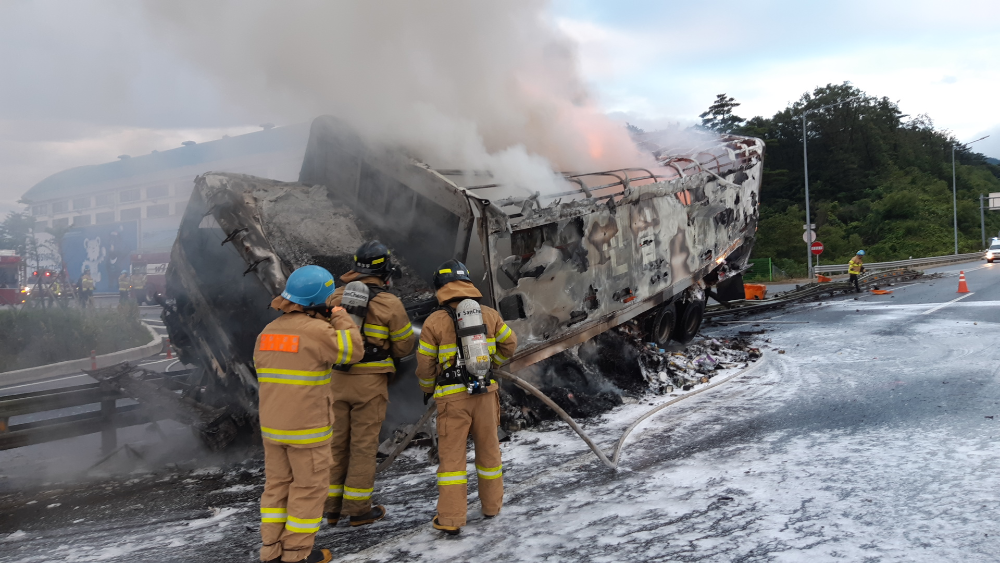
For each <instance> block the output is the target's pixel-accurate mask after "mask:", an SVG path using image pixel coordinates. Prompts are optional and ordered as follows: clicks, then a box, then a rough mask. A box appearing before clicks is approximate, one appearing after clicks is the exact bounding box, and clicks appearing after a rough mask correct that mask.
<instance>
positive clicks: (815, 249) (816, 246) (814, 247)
mask: <svg viewBox="0 0 1000 563" xmlns="http://www.w3.org/2000/svg"><path fill="white" fill-rule="evenodd" d="M809 250H810V251H812V253H813V254H815V255H816V256H819V255H820V254H823V243H821V242H820V241H818V240H817V241H814V242H813V243H812V244H811V245H809Z"/></svg>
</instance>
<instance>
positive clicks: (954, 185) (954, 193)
mask: <svg viewBox="0 0 1000 563" xmlns="http://www.w3.org/2000/svg"><path fill="white" fill-rule="evenodd" d="M987 138H989V135H987V136H985V137H980V138H978V139H976V140H975V141H969V142H968V143H964V144H963V145H962V146H969V145H971V144H972V143H978V142H979V141H982V140H983V139H987ZM980 205H982V201H980ZM951 211H952V215H953V217H954V221H955V255H956V256H957V255H958V182H956V181H955V145H954V144H952V145H951ZM984 225H985V223H984ZM983 232H984V233H985V232H986V228H985V227H983ZM985 244H986V242H985V237H984V242H983V245H984V246H985Z"/></svg>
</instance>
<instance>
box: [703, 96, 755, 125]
mask: <svg viewBox="0 0 1000 563" xmlns="http://www.w3.org/2000/svg"><path fill="white" fill-rule="evenodd" d="M739 105H740V104H739V102H737V101H736V99H735V98H732V97H729V96H726V94H719V95H717V96H716V97H715V102H713V103H712V105H710V106H708V110H707V111H706V112H705V113H702V114H701V115H699V116H698V117H700V118H701V126H702V127H704V128H705V129H711V130H712V131H716V132H719V133H732V132H733V131H734V130H736V129H737V128H738V127H739V126H740V124H742V123H743V121H744V119H743V118H742V117H740V116H738V115H736V114H734V113H733V110H734V109H735V108H736V107H738V106H739Z"/></svg>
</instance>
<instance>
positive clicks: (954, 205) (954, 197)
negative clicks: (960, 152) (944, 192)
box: [951, 145, 958, 256]
mask: <svg viewBox="0 0 1000 563" xmlns="http://www.w3.org/2000/svg"><path fill="white" fill-rule="evenodd" d="M957 185H958V184H957V183H956V182H955V145H952V146H951V212H952V214H953V215H954V219H955V255H956V256H957V255H958V187H957Z"/></svg>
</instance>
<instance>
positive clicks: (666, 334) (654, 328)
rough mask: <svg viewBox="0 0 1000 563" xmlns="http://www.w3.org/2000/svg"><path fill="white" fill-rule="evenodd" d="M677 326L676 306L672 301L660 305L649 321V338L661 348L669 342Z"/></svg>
mask: <svg viewBox="0 0 1000 563" xmlns="http://www.w3.org/2000/svg"><path fill="white" fill-rule="evenodd" d="M676 327H677V308H676V307H675V306H674V304H673V303H667V304H666V305H662V306H661V307H660V310H659V311H657V312H656V314H655V315H653V319H652V320H651V321H650V323H649V338H650V340H651V341H653V342H655V343H656V345H657V346H659V347H661V348H663V347H664V346H666V345H667V344H668V343H669V342H670V338H671V337H672V336H673V335H674V331H675V329H676Z"/></svg>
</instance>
